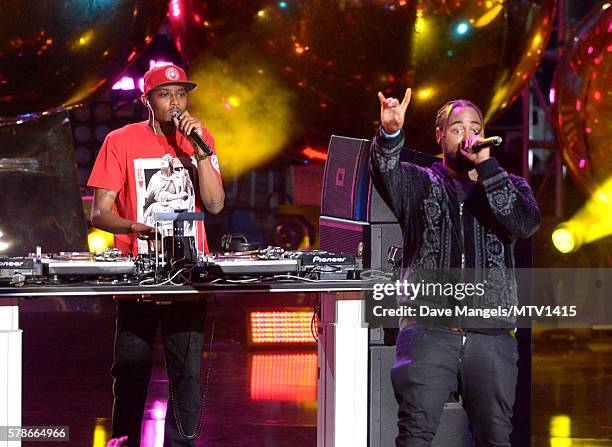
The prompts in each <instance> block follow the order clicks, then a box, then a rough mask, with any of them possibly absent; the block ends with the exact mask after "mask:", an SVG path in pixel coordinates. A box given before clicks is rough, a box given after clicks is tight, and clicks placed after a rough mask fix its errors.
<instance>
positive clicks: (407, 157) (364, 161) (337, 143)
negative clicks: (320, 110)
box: [321, 135, 438, 223]
mask: <svg viewBox="0 0 612 447" xmlns="http://www.w3.org/2000/svg"><path fill="white" fill-rule="evenodd" d="M370 145H371V142H370V141H369V140H363V139H358V138H349V137H341V136H337V135H332V137H331V139H330V141H329V148H328V152H327V162H326V164H325V173H324V175H323V191H322V194H321V196H322V197H321V215H322V216H329V217H336V218H340V219H347V220H353V221H360V222H370V223H390V222H396V218H395V216H394V215H393V213H392V212H391V210H390V209H389V207H388V206H387V205H386V204H385V202H384V201H383V200H382V198H381V196H380V194H378V191H377V190H376V188H375V187H374V186H373V184H372V180H371V177H370V173H369V160H370ZM400 160H401V161H402V162H411V163H415V164H418V165H419V166H431V165H432V164H433V163H434V162H435V161H437V160H438V159H437V158H436V157H434V156H432V155H428V154H423V153H421V152H417V151H413V150H410V149H406V148H404V149H402V151H401V153H400Z"/></svg>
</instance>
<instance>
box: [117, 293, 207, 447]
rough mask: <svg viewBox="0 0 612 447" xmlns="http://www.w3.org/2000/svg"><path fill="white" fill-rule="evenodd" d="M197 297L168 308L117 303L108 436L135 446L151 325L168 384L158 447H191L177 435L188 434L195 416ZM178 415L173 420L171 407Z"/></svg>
mask: <svg viewBox="0 0 612 447" xmlns="http://www.w3.org/2000/svg"><path fill="white" fill-rule="evenodd" d="M205 316H206V315H205V303H204V302H203V301H190V302H176V303H173V304H171V305H169V306H163V305H155V304H152V303H137V302H133V301H121V300H120V301H118V302H117V331H116V334H115V350H114V359H113V367H112V369H111V373H112V376H113V378H114V385H113V392H114V395H115V403H114V407H113V438H117V437H120V436H125V435H127V436H128V444H127V445H128V446H129V447H137V446H140V431H141V427H142V417H143V413H144V406H145V401H146V397H147V388H148V385H149V379H150V377H151V367H152V360H151V357H152V353H153V348H154V342H155V336H156V334H157V329H158V327H159V325H160V324H161V334H162V340H163V344H164V351H165V357H166V371H167V373H168V381H169V384H170V396H171V399H170V400H173V401H174V405H172V403H171V402H170V400H169V402H168V407H167V411H166V421H165V429H164V447H192V446H194V445H195V443H194V442H193V441H192V440H188V439H183V438H182V437H181V436H180V434H179V430H178V428H177V421H176V419H179V424H180V425H181V427H182V430H183V433H184V434H185V435H187V436H190V435H193V434H194V432H195V430H196V426H197V423H198V420H199V417H200V358H201V352H202V342H203V334H202V332H203V327H204V319H205ZM175 407H176V411H177V413H178V418H175V415H174V408H175Z"/></svg>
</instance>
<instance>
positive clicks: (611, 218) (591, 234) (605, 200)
mask: <svg viewBox="0 0 612 447" xmlns="http://www.w3.org/2000/svg"><path fill="white" fill-rule="evenodd" d="M610 197H612V177H609V178H608V179H607V180H606V181H605V182H604V183H603V185H602V186H601V187H599V188H598V189H597V190H595V191H594V192H593V195H592V196H591V198H590V199H589V200H587V202H586V203H585V205H584V206H583V207H582V208H581V209H580V210H579V211H578V212H577V213H576V214H574V216H572V218H571V219H570V220H569V221H567V222H564V223H562V224H561V225H559V226H558V227H557V228H556V229H555V231H554V232H553V234H552V238H553V243H554V245H555V247H556V248H557V250H559V251H560V252H562V253H570V252H572V251H576V250H578V249H579V248H580V246H581V245H582V244H588V243H590V242H594V241H596V240H598V239H602V238H604V237H607V236H610V235H612V201H611V200H610Z"/></svg>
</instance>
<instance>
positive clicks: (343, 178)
mask: <svg viewBox="0 0 612 447" xmlns="http://www.w3.org/2000/svg"><path fill="white" fill-rule="evenodd" d="M367 147H368V141H367V140H359V139H355V138H347V137H338V136H335V135H332V137H331V140H330V141H329V149H328V152H327V163H326V164H325V176H324V180H323V194H322V199H321V214H322V215H326V216H332V217H340V218H342V219H352V220H358V219H359V216H358V215H357V214H356V213H357V212H358V210H357V209H356V206H355V205H356V200H359V197H358V195H360V192H359V191H358V190H360V189H361V184H362V183H363V182H364V180H366V181H367V179H364V169H365V173H366V174H367ZM366 186H367V183H366ZM357 208H360V207H359V206H357Z"/></svg>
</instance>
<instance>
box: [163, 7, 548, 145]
mask: <svg viewBox="0 0 612 447" xmlns="http://www.w3.org/2000/svg"><path fill="white" fill-rule="evenodd" d="M216 3H219V2H216ZM216 3H215V4H216ZM220 3H227V4H231V3H232V0H223V1H221V0H220ZM244 3H245V4H246V3H248V4H249V6H242V7H240V6H238V5H236V7H235V8H226V9H221V8H219V9H217V10H215V11H213V10H212V9H211V8H210V7H209V6H207V5H209V4H210V3H209V2H204V1H203V0H188V1H183V2H178V3H177V4H180V6H181V7H182V9H181V10H180V13H179V10H176V16H174V17H172V18H171V21H170V24H171V27H172V30H173V32H174V34H175V38H176V39H177V41H178V42H180V45H181V49H182V51H183V54H184V55H187V56H189V57H190V58H194V57H197V55H198V54H200V55H205V54H206V53H207V52H208V53H209V54H213V55H216V56H217V57H220V58H225V59H226V60H232V58H234V59H236V58H237V57H236V55H238V54H240V60H243V61H245V60H248V59H249V58H257V59H258V64H257V66H258V67H259V68H258V69H259V70H260V71H263V72H265V73H274V74H275V76H277V77H278V78H279V79H281V80H282V82H283V83H284V85H285V86H286V87H288V88H289V90H291V91H292V92H293V93H294V94H295V95H296V98H295V104H294V111H295V117H294V118H293V119H292V120H289V121H287V122H286V125H287V126H288V128H289V129H290V130H291V131H292V132H293V134H294V135H293V143H292V144H293V145H296V146H298V147H304V146H307V145H309V146H315V147H325V146H326V145H327V142H328V141H329V136H330V135H331V134H332V133H335V134H343V135H350V136H357V137H370V136H371V135H372V132H373V130H374V129H375V128H376V126H377V121H376V118H377V115H378V113H377V109H378V107H379V105H378V99H377V97H376V93H377V91H378V90H382V91H384V92H386V93H387V94H393V95H396V96H400V95H402V94H403V89H404V88H405V87H408V86H411V87H412V88H413V101H412V103H411V105H410V108H409V111H408V114H409V115H408V118H407V131H408V133H409V142H410V143H412V144H413V145H415V146H417V147H418V148H425V147H427V146H435V139H434V124H433V123H434V118H435V111H436V110H437V108H438V107H439V106H440V105H441V104H443V103H444V102H445V101H447V100H448V99H451V98H458V97H460V98H461V97H462V98H468V99H471V100H473V101H474V102H476V103H477V104H479V105H480V106H481V107H482V108H483V111H484V112H485V115H486V119H487V121H489V122H490V121H492V120H493V119H494V118H495V117H496V116H497V115H499V114H500V112H502V111H503V110H505V109H506V108H507V107H509V105H510V104H511V103H512V101H513V100H514V99H515V97H516V96H517V94H518V93H519V92H520V90H521V88H522V87H523V86H524V85H525V83H526V82H527V80H528V78H529V77H530V76H531V74H532V73H533V71H534V70H535V68H536V67H537V65H538V63H539V61H540V59H541V57H542V55H543V52H544V49H545V48H546V45H547V42H548V39H549V36H550V33H551V30H552V22H553V18H554V12H555V5H556V1H555V0H489V1H486V0H453V1H448V0H399V1H380V0H361V1H345V0H336V1H323V0H308V1H292V0H287V1H282V2H280V1H276V0H274V1H270V0H262V1H260V2H244ZM258 3H259V5H260V6H259V10H258V11H257V12H255V11H253V7H254V5H257V4H258ZM237 10H238V11H240V12H236V11H237ZM245 13H246V15H245ZM237 17H238V18H239V20H241V25H240V26H234V27H232V26H229V25H230V24H231V23H235V21H236V20H238V19H237ZM196 19H197V20H196ZM249 19H250V22H248V20H249ZM242 22H244V24H242ZM190 33H191V35H190ZM198 50H199V53H198ZM245 57H246V59H245ZM251 76H252V79H254V80H256V79H257V77H258V76H259V74H258V72H257V71H256V70H254V71H253V73H252V75H251ZM194 94H195V95H198V92H194ZM229 95H230V93H229V92H223V91H220V92H219V96H226V97H227V96H229ZM245 150H248V148H247V147H245Z"/></svg>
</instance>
